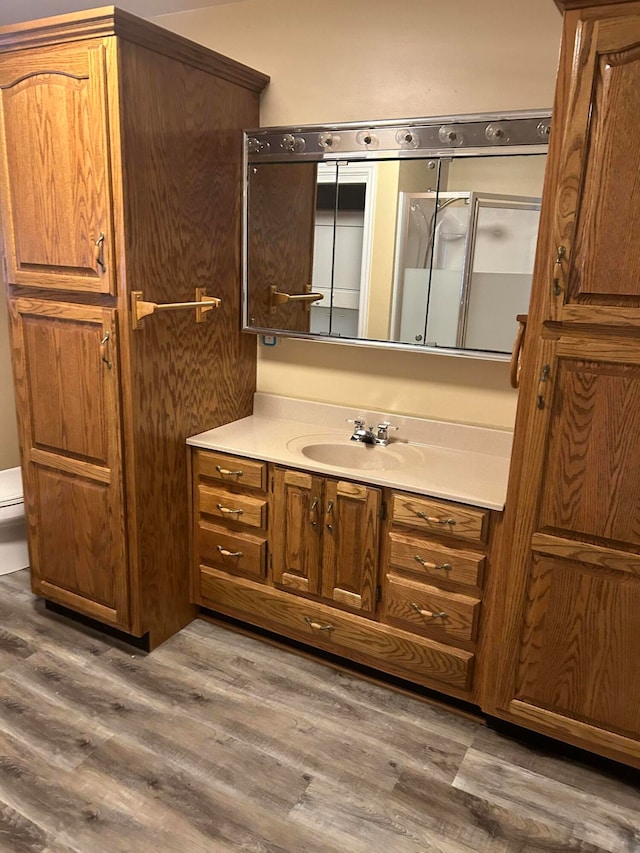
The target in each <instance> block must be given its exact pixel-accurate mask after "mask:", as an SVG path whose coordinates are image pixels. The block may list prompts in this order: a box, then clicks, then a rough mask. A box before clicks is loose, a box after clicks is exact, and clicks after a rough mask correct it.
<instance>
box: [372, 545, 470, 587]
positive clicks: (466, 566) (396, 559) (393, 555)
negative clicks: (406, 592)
mask: <svg viewBox="0 0 640 853" xmlns="http://www.w3.org/2000/svg"><path fill="white" fill-rule="evenodd" d="M389 541H390V549H389V562H390V563H391V565H392V566H395V567H396V568H399V569H407V570H408V571H411V572H414V573H417V574H419V575H420V576H421V577H422V578H423V579H424V580H426V581H428V582H430V583H436V584H437V583H440V582H442V581H449V582H451V583H458V584H464V585H465V586H474V587H479V586H481V585H482V574H483V570H484V561H485V557H484V556H482V555H481V554H474V553H473V551H458V550H456V549H455V548H447V547H446V546H445V545H439V544H438V543H434V542H430V541H429V540H428V539H421V538H420V537H418V536H405V535H404V534H402V533H396V532H395V531H392V532H391V533H390V534H389Z"/></svg>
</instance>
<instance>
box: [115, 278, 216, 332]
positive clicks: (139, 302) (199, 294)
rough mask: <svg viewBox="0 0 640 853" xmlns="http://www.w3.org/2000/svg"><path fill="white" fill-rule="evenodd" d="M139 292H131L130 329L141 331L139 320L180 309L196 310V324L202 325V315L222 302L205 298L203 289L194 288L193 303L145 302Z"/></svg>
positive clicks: (214, 298)
mask: <svg viewBox="0 0 640 853" xmlns="http://www.w3.org/2000/svg"><path fill="white" fill-rule="evenodd" d="M142 296H143V294H142V291H141V290H132V291H131V328H132V329H134V330H136V329H141V328H142V324H141V322H140V321H141V320H142V319H143V318H144V317H148V316H149V315H150V314H154V313H155V312H156V311H177V310H179V309H181V308H195V309H196V323H204V320H205V317H204V314H205V313H206V312H207V311H211V309H212V308H219V307H220V303H221V301H222V300H220V299H217V298H216V297H215V296H207V294H206V291H205V289H204V288H203V287H196V294H195V301H194V302H160V303H158V302H145V301H144V299H143V298H142Z"/></svg>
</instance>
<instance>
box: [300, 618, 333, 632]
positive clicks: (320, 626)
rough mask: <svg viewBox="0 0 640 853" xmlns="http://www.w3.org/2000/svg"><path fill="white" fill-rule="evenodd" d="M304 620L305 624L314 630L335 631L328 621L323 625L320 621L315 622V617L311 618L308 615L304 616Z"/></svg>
mask: <svg viewBox="0 0 640 853" xmlns="http://www.w3.org/2000/svg"><path fill="white" fill-rule="evenodd" d="M304 621H305V622H306V623H307V625H309V626H310V627H311V628H313V630H314V631H335V627H334V626H333V625H332V624H331V623H330V622H327V624H326V625H323V624H322V622H316V621H315V619H311V618H310V617H309V616H305V617H304Z"/></svg>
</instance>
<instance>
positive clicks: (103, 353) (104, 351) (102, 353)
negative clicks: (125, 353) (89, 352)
mask: <svg viewBox="0 0 640 853" xmlns="http://www.w3.org/2000/svg"><path fill="white" fill-rule="evenodd" d="M110 340H111V335H110V333H109V332H107V333H106V334H105V336H104V338H103V339H102V340H101V341H100V358H101V359H102V361H104V363H105V364H106V365H107V369H108V370H111V368H112V367H113V364H111V362H110V361H109V357H108V355H107V344H108V343H109V341H110Z"/></svg>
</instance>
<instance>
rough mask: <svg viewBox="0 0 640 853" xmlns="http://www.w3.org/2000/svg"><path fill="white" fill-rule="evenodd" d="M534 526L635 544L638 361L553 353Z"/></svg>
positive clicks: (638, 529)
mask: <svg viewBox="0 0 640 853" xmlns="http://www.w3.org/2000/svg"><path fill="white" fill-rule="evenodd" d="M556 374H557V375H556V379H555V382H556V387H555V391H554V402H553V412H552V420H551V429H550V433H549V444H548V451H547V460H546V465H545V474H544V480H543V482H544V488H543V491H544V494H543V497H542V505H541V510H540V525H541V527H543V528H547V529H548V528H552V529H554V530H558V531H567V532H570V533H573V534H589V535H591V536H596V537H601V538H603V539H608V540H613V541H620V542H629V543H634V544H636V545H637V544H640V454H638V452H637V448H638V447H639V446H640V366H638V365H637V364H627V365H624V364H611V363H607V362H606V361H603V362H590V361H586V360H579V361H578V360H570V359H559V360H558V362H557V366H556Z"/></svg>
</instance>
